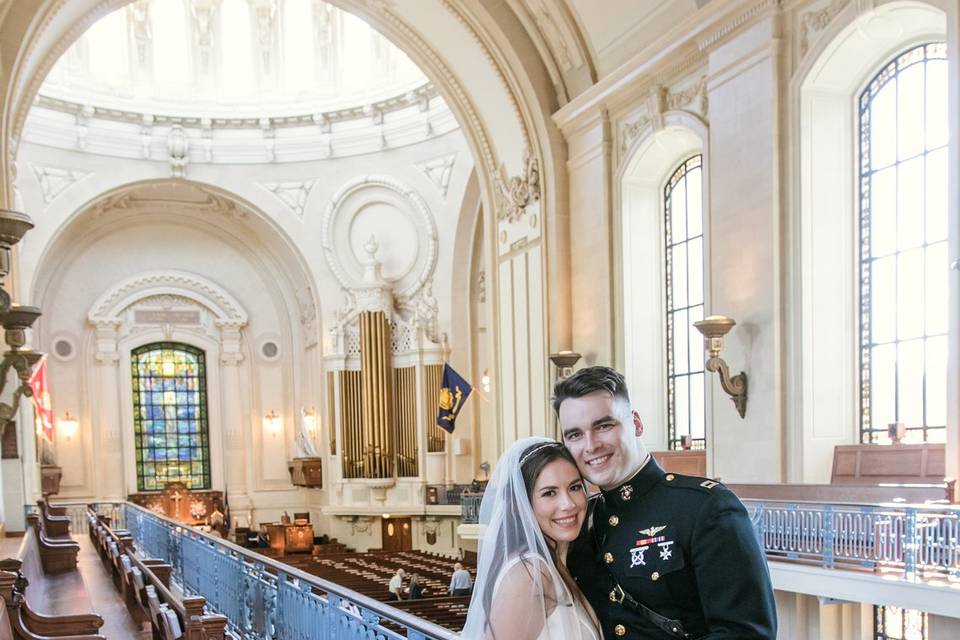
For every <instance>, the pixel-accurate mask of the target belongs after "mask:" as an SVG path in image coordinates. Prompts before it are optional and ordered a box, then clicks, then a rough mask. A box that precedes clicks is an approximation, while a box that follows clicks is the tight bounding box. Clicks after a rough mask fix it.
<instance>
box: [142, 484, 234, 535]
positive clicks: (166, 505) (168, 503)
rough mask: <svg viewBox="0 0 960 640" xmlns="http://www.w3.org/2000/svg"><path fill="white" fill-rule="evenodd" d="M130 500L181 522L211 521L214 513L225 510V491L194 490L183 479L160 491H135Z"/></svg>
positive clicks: (199, 523) (197, 523)
mask: <svg viewBox="0 0 960 640" xmlns="http://www.w3.org/2000/svg"><path fill="white" fill-rule="evenodd" d="M129 500H130V502H132V503H134V504H136V505H140V506H141V507H143V508H145V509H149V510H150V511H153V512H154V513H158V514H160V515H162V516H167V517H168V518H173V519H174V520H176V521H178V522H182V523H184V524H189V525H194V526H195V525H202V524H210V517H211V516H212V515H215V514H216V513H220V514H221V518H222V517H223V516H222V513H223V492H222V491H208V490H199V491H198V490H190V489H188V488H187V485H185V484H184V483H182V482H171V483H169V484H167V486H166V488H165V489H164V490H163V491H162V492H160V493H155V492H149V493H147V492H141V493H132V494H130V496H129Z"/></svg>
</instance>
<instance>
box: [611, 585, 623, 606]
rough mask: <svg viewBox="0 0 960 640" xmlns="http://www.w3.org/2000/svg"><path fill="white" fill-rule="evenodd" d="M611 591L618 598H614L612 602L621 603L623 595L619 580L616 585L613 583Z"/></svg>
mask: <svg viewBox="0 0 960 640" xmlns="http://www.w3.org/2000/svg"><path fill="white" fill-rule="evenodd" d="M613 592H614V593H615V594H617V596H618V598H617V599H616V600H614V602H616V603H617V604H623V597H624V593H623V587H621V586H620V583H619V582H618V583H617V584H616V585H614V587H613Z"/></svg>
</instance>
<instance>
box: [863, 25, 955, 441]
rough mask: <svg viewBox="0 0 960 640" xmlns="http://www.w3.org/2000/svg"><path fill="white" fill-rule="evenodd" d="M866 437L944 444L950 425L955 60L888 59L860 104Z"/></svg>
mask: <svg viewBox="0 0 960 640" xmlns="http://www.w3.org/2000/svg"><path fill="white" fill-rule="evenodd" d="M858 106H859V115H860V123H859V124H860V163H859V166H860V415H861V422H860V437H861V441H862V442H889V437H888V436H887V425H888V424H890V423H897V422H900V423H903V424H904V425H905V427H906V438H905V441H906V442H943V441H944V439H945V437H946V422H947V416H946V414H947V360H946V357H947V323H948V319H947V316H948V310H947V299H948V295H947V277H948V268H949V265H948V259H947V235H948V234H947V228H948V212H947V132H948V117H947V60H946V45H945V44H944V43H942V42H936V43H929V44H923V45H920V46H916V47H913V48H911V49H909V50H907V51H905V52H904V53H901V54H900V55H898V56H897V57H896V58H894V59H893V60H891V61H890V62H888V63H887V64H886V65H884V67H883V68H882V69H881V70H880V71H879V73H877V74H876V76H874V78H873V79H872V80H871V81H870V82H869V83H868V84H867V86H866V88H865V89H864V91H863V92H862V93H861V94H860V99H859V104H858Z"/></svg>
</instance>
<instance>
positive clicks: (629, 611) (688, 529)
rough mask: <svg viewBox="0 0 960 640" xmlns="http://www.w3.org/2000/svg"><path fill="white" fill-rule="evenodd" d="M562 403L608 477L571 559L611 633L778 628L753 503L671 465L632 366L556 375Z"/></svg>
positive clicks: (714, 634) (570, 441)
mask: <svg viewBox="0 0 960 640" xmlns="http://www.w3.org/2000/svg"><path fill="white" fill-rule="evenodd" d="M553 407H554V410H555V411H556V412H557V415H558V416H559V419H560V428H561V430H562V432H563V442H564V444H565V445H566V446H567V449H569V450H570V453H571V454H573V457H574V459H576V461H577V467H579V469H580V473H582V474H583V476H584V477H586V479H587V480H589V481H590V482H592V483H593V484H595V485H597V486H598V487H600V489H601V493H600V494H598V495H597V496H594V497H593V498H592V499H591V501H590V511H589V513H590V516H589V517H588V519H587V523H586V525H585V527H584V531H582V532H581V535H580V538H579V539H578V541H577V542H576V543H575V544H574V547H573V548H572V549H571V551H570V554H569V556H568V562H567V564H568V566H569V568H570V571H571V573H572V574H573V575H574V577H575V578H576V580H577V583H578V584H579V586H580V588H581V589H582V590H583V591H584V593H585V594H586V595H587V597H588V599H589V600H590V604H592V605H593V608H594V610H595V611H596V613H597V617H598V618H599V619H600V623H601V627H602V629H603V634H604V637H606V638H643V639H647V638H656V639H659V638H691V639H692V638H697V639H704V638H710V639H712V640H719V639H721V638H723V639H731V640H732V639H733V638H737V639H738V640H746V639H754V638H757V639H759V638H764V639H771V640H772V639H773V638H776V635H777V621H776V610H775V608H774V599H773V588H772V586H771V584H770V575H769V573H768V572H767V563H766V560H765V558H764V556H763V552H762V551H761V550H760V547H759V545H758V544H757V540H756V538H755V536H754V532H753V527H752V526H751V524H750V519H749V517H748V516H747V512H746V509H744V507H743V505H742V504H741V503H740V500H738V499H737V497H736V496H735V495H734V494H733V493H731V492H730V491H729V490H728V489H727V488H726V487H724V486H723V485H722V484H719V483H718V482H714V481H713V480H708V479H706V478H695V477H692V476H682V475H679V474H673V473H666V472H664V470H663V469H661V468H660V466H659V465H658V464H657V462H656V461H655V460H654V459H653V458H652V457H651V456H650V454H649V453H647V450H646V447H644V445H643V442H642V441H641V440H640V437H639V436H640V435H641V434H642V433H643V423H642V422H641V421H640V416H639V415H638V414H637V412H636V411H634V410H633V409H632V408H631V405H630V398H629V397H628V394H627V387H626V383H625V381H624V379H623V376H622V375H621V374H620V373H619V372H617V371H615V370H614V369H611V368H609V367H589V368H586V369H581V370H580V371H577V372H576V373H574V374H573V375H572V376H570V377H569V378H567V379H565V380H561V381H560V382H559V383H557V386H556V387H555V388H554V398H553Z"/></svg>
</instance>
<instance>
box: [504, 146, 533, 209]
mask: <svg viewBox="0 0 960 640" xmlns="http://www.w3.org/2000/svg"><path fill="white" fill-rule="evenodd" d="M523 163H524V174H523V175H522V176H512V177H510V178H508V179H507V180H503V179H502V178H498V179H497V217H498V219H499V220H506V221H507V222H516V221H518V220H519V219H520V218H521V217H522V216H523V214H524V211H525V210H526V208H527V205H529V204H530V203H531V202H536V201H539V200H540V164H539V162H538V161H537V159H536V158H535V157H533V156H531V155H530V153H529V152H525V153H524V157H523Z"/></svg>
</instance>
